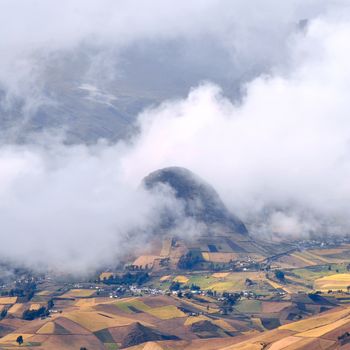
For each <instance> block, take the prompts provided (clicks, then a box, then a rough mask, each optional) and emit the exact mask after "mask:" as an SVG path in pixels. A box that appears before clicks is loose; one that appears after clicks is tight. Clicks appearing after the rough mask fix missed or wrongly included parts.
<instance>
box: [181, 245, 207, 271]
mask: <svg viewBox="0 0 350 350" xmlns="http://www.w3.org/2000/svg"><path fill="white" fill-rule="evenodd" d="M201 262H203V258H202V255H201V254H198V252H196V251H192V250H190V251H189V252H187V253H186V254H185V255H182V256H181V257H180V259H179V262H178V263H177V267H178V268H179V269H182V270H191V269H193V268H194V267H195V266H196V265H197V264H199V263H201Z"/></svg>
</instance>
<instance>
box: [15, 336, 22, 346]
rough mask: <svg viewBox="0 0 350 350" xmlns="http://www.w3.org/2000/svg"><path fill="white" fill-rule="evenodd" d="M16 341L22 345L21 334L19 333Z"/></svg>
mask: <svg viewBox="0 0 350 350" xmlns="http://www.w3.org/2000/svg"><path fill="white" fill-rule="evenodd" d="M16 342H17V343H18V345H22V344H23V337H22V336H21V335H19V336H18V337H17V339H16Z"/></svg>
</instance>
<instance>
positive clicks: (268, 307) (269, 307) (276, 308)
mask: <svg viewBox="0 0 350 350" xmlns="http://www.w3.org/2000/svg"><path fill="white" fill-rule="evenodd" d="M291 305H292V303H291V302H287V301H286V302H283V301H282V302H280V301H263V302H262V303H261V306H262V312H263V313H270V312H280V311H282V310H283V309H284V308H286V307H288V306H291Z"/></svg>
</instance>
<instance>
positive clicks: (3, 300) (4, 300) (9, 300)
mask: <svg viewBox="0 0 350 350" xmlns="http://www.w3.org/2000/svg"><path fill="white" fill-rule="evenodd" d="M16 302H17V297H0V305H11V304H16Z"/></svg>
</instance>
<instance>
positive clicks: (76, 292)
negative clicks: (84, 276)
mask: <svg viewBox="0 0 350 350" xmlns="http://www.w3.org/2000/svg"><path fill="white" fill-rule="evenodd" d="M95 292H96V291H95V290H94V289H71V290H69V291H68V292H67V293H65V294H63V295H61V297H62V298H87V297H91V296H92V295H93V294H95Z"/></svg>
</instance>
